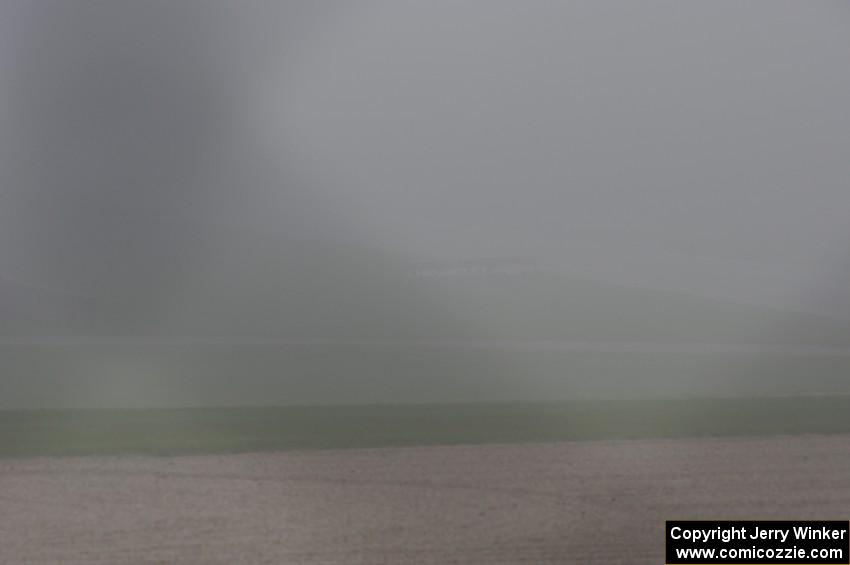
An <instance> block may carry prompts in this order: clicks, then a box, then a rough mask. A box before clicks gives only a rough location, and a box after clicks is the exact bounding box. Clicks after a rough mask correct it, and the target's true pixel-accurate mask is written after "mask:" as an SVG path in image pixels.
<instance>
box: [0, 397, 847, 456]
mask: <svg viewBox="0 0 850 565" xmlns="http://www.w3.org/2000/svg"><path fill="white" fill-rule="evenodd" d="M846 432H850V397H847V396H833V397H781V398H738V399H731V398H726V399H632V400H582V401H574V402H559V403H502V404H433V405H373V406H327V407H244V408H188V409H168V410H127V411H3V412H0V457H32V456H69V455H119V454H145V455H171V454H181V453H194V454H201V453H231V452H248V451H276V450H291V449H326V448H353V447H387V446H414V445H451V444H477V443H520V442H548V441H568V440H605V439H638V438H668V437H711V436H715V437H722V436H754V435H778V434H831V433H846Z"/></svg>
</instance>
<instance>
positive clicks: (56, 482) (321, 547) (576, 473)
mask: <svg viewBox="0 0 850 565" xmlns="http://www.w3.org/2000/svg"><path fill="white" fill-rule="evenodd" d="M848 516H850V437H848V436H807V437H776V438H760V439H731V440H720V439H716V440H715V439H703V440H651V441H624V442H619V441H618V442H577V443H559V444H547V445H521V446H517V445H497V446H493V445H490V446H470V447H430V448H389V449H371V450H337V451H316V452H289V453H266V454H247V455H225V456H186V457H167V458H166V457H161V458H147V457H115V458H105V457H104V458H100V457H90V458H67V459H49V458H42V459H18V460H4V461H0V540H1V541H2V542H1V543H0V563H3V564H6V563H9V564H12V563H14V564H25V563H51V564H53V563H60V564H61V563H80V564H82V563H104V564H106V563H109V564H122V563H216V564H218V563H221V564H225V563H226V564H232V563H287V564H288V563H292V564H320V563H321V564H346V565H348V564H369V565H375V564H400V563H413V564H426V563H427V564H433V565H442V564H450V563H458V564H489V563H534V564H542V563H583V564H592V563H605V564H611V563H623V564H626V563H628V564H635V563H637V564H640V563H646V564H650V563H652V564H654V565H657V564H658V563H662V562H663V558H662V552H663V520H664V519H666V518H678V519H690V518H706V519H708V518H714V519H726V518H752V519H761V518H777V519H778V518H785V519H797V518H812V519H814V518H821V519H847V518H848Z"/></svg>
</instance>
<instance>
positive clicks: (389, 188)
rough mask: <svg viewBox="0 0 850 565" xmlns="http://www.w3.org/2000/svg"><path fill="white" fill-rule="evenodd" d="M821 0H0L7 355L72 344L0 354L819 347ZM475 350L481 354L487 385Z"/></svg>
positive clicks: (826, 46) (837, 151) (841, 247)
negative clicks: (109, 349) (189, 345)
mask: <svg viewBox="0 0 850 565" xmlns="http://www.w3.org/2000/svg"><path fill="white" fill-rule="evenodd" d="M848 26H850V9H848V7H847V6H846V4H844V3H840V2H805V3H803V2H798V3H791V2H748V3H739V2H702V3H680V2H640V3H633V2H591V1H588V2H561V1H551V2H550V1H530V2H517V1H501V0H486V1H484V0H482V1H465V2H461V1H432V2H412V1H396V0H392V1H389V0H387V1H360V2H349V1H335V2H321V3H313V2H259V1H257V2H254V1H244V2H213V1H207V0H198V1H194V0H184V1H177V2H172V1H151V2H101V1H94V0H91V1H89V0H55V1H44V0H3V1H2V4H0V124H1V125H0V316H3V319H4V320H5V322H3V327H2V328H0V333H2V335H3V336H6V337H5V338H4V339H6V340H7V342H9V343H12V345H8V346H6V349H5V350H4V351H5V353H3V356H4V357H5V358H4V359H3V363H5V364H6V365H7V370H6V374H9V375H12V377H11V378H12V380H14V379H15V378H18V377H16V376H15V375H16V374H17V372H20V374H21V375H28V374H30V373H32V372H33V371H35V372H36V373H38V374H45V373H51V371H55V370H56V369H55V367H67V366H71V365H73V364H71V365H69V364H68V361H67V360H66V359H64V358H63V360H61V361H56V363H57V365H55V366H52V365H51V367H52V368H50V369H45V368H43V367H42V368H41V369H38V370H36V369H33V368H32V367H31V366H29V365H28V363H29V361H23V360H21V359H19V358H15V359H12V357H14V356H15V355H18V356H20V355H23V354H22V353H21V352H20V350H19V348H20V347H21V343H28V342H27V340H35V341H36V342H38V341H39V340H42V341H44V340H46V339H47V340H49V339H58V338H60V337H62V338H63V339H65V338H67V339H70V338H71V337H73V338H74V339H78V340H80V339H87V340H93V341H96V342H104V341H105V340H106V341H108V339H113V340H114V339H121V340H133V339H148V340H151V339H171V340H176V339H178V338H179V339H183V340H189V341H191V340H200V341H202V342H203V343H205V344H206V345H205V346H210V343H212V341H210V340H213V341H214V340H224V342H225V343H226V342H227V340H229V339H230V340H232V341H233V342H235V341H238V339H242V340H249V341H250V340H252V339H253V340H259V339H278V338H279V339H284V338H285V339H289V340H307V341H308V342H309V340H328V339H330V340H337V341H343V342H345V343H348V344H351V343H353V342H356V341H358V340H359V341H360V342H363V341H366V342H370V343H376V342H381V343H386V342H388V341H392V340H394V341H402V342H406V343H410V342H416V343H422V342H423V341H425V342H427V343H429V344H431V345H432V346H434V347H437V345H440V344H442V345H445V344H446V343H456V341H457V340H466V341H465V342H469V340H477V343H478V344H479V345H480V346H484V345H487V344H489V345H488V347H489V346H494V347H495V345H494V341H493V340H495V341H496V342H498V345H499V347H502V346H505V347H507V345H509V344H513V345H517V344H523V343H532V342H539V341H540V340H553V341H557V342H559V343H562V344H563V343H564V342H569V343H572V344H573V345H564V347H567V348H575V347H579V348H581V347H582V346H581V344H584V343H593V344H597V343H599V342H600V341H601V342H609V343H618V344H621V345H620V346H618V347H619V348H622V344H630V343H635V342H642V343H643V342H649V343H657V344H659V345H658V348H660V349H658V350H659V351H663V350H664V348H669V347H670V346H669V343H670V342H671V341H674V342H677V341H681V340H685V341H691V342H694V343H701V344H715V345H717V344H721V346H722V347H725V346H727V345H728V344H733V343H737V344H741V343H744V344H750V343H763V344H768V345H770V347H776V344H777V343H782V344H787V345H788V346H789V347H791V346H793V347H803V348H813V347H814V348H817V347H844V346H846V345H847V344H848V343H850V340H848V337H849V336H850V330H848V325H847V323H846V321H847V320H850V292H848V290H847V288H848V285H847V283H848V280H850V259H848V257H849V256H848V242H850V224H848V222H847V214H848V210H850V190H848V188H847V182H848V181H847V179H848V178H850V159H848V154H850V151H848V150H850V112H848V108H847V100H850V66H848V65H847V61H848V55H850V33H848V31H850V27H848ZM213 338H214V339H213ZM16 340H18V341H16ZM20 340H23V342H21V341H20ZM203 340H208V341H203ZM15 343H17V345H14V344H15ZM121 343H124V342H121ZM311 343H312V342H311ZM335 343H337V342H335ZM576 343H578V344H579V346H576V345H575V344H576ZM661 344H668V345H663V346H662V345H661ZM723 344H725V345H723ZM361 345H362V343H361ZM16 347H17V348H18V349H16ZM640 347H647V346H645V345H641V346H640ZM590 348H591V349H594V348H596V349H598V348H599V346H598V345H592V346H591V347H590ZM603 349H604V347H603ZM614 349H617V347H615V348H614ZM650 349H652V348H651V347H650ZM674 349H675V347H674ZM372 354H374V352H371V353H370V355H372ZM500 354H501V353H500ZM505 355H506V356H507V357H508V358H509V359H510V362H509V363H507V364H505V363H502V362H501V361H493V360H492V359H490V358H489V357H487V356H486V355H482V356H480V358H481V359H483V358H486V359H487V363H490V364H491V365H493V366H497V367H499V370H500V371H503V372H504V374H503V375H502V374H501V373H499V374H500V375H501V376H499V377H498V378H500V379H502V381H500V382H502V384H505V383H514V384H510V386H508V388H507V389H505V390H508V389H510V390H509V391H508V392H505V393H504V394H503V396H510V395H511V394H513V393H514V392H516V391H521V390H522V386H521V385H520V384H515V383H522V376H523V375H524V374H525V373H524V371H525V370H526V368H527V367H528V366H529V365H528V363H527V362H526V361H525V360H522V361H517V357H516V356H512V355H510V354H505ZM302 361H303V360H302ZM475 362H478V359H477V360H476V361H475ZM146 363H147V361H146V362H145V363H142V367H143V368H141V369H140V368H139V366H138V364H137V365H136V366H134V368H133V369H132V371H129V372H128V371H124V372H125V373H126V374H131V373H132V374H138V373H139V372H142V373H145V371H147V369H144V367H149V366H150V364H149V363H148V364H146ZM157 363H158V362H157ZM181 363H183V362H182V361H181V362H180V363H176V365H175V364H174V363H172V362H171V361H169V363H166V365H168V366H169V367H171V369H170V370H171V371H172V372H176V373H179V372H180V367H184V368H185V363H183V364H181ZM207 363H212V362H207ZM275 363H281V365H280V366H281V367H283V368H284V369H285V367H286V362H285V361H280V360H278V361H275V362H272V361H269V362H268V363H266V364H265V365H264V367H265V368H266V369H267V368H268V367H269V366H276V365H275ZM303 363H304V364H305V365H304V366H309V367H314V366H313V365H311V364H310V363H309V362H306V361H304V362H303ZM409 363H410V366H415V367H418V370H423V371H424V373H423V375H424V376H423V377H422V381H424V382H428V375H429V374H430V373H428V372H427V371H425V370H424V369H422V367H426V366H427V365H428V364H427V363H425V362H422V360H421V359H419V360H418V361H410V362H409ZM469 363H473V361H469V360H463V361H457V366H458V367H461V366H463V367H468V366H469ZM513 363H517V364H518V365H519V367H520V368H516V367H514V366H513V365H512V364H513ZM535 363H537V361H535ZM547 363H548V362H547ZM63 364H64V365H63ZM213 364H215V363H213ZM550 364H551V365H552V366H555V365H556V364H555V363H554V362H553V363H550ZM83 365H84V366H83ZM83 365H81V366H80V367H81V368H78V371H79V372H80V374H84V373H86V371H87V370H88V369H89V368H90V366H89V365H88V364H83ZM24 366H26V367H27V368H26V370H24V369H20V371H18V369H14V368H13V369H9V368H8V367H16V368H20V367H24ZM73 366H76V365H73ZM103 366H108V367H113V368H114V367H119V366H122V361H115V360H112V361H110V362H109V363H105V364H103ZM157 366H158V365H157ZM174 367H177V368H174ZM193 367H194V365H193ZM374 367H375V365H364V368H362V370H363V371H365V372H370V374H371V371H372V369H373V368H374ZM488 367H489V369H487V370H490V369H491V368H492V367H490V366H489V365H488ZM506 367H510V368H506ZM547 367H549V366H548V365H547ZM284 369H282V370H284ZM384 370H385V372H390V369H388V368H386V367H384ZM393 370H395V369H393ZM399 370H400V369H399ZM452 370H455V369H452ZM458 370H459V369H458ZM535 370H537V369H535ZM576 370H578V369H576ZM594 370H596V369H594ZM16 371H17V372H16ZM103 371H105V372H108V370H107V369H103ZM151 371H153V372H156V371H155V370H151ZM311 371H312V373H311ZM529 371H530V372H531V373H533V372H534V371H531V370H529ZM540 371H542V373H545V374H546V375H551V374H554V373H555V372H557V371H556V370H555V369H552V368H551V367H549V368H547V369H546V370H545V371H544V370H543V369H540ZM825 371H826V370H825ZM248 372H250V371H248ZM284 372H285V371H284ZM328 372H329V373H333V372H334V371H333V370H330V369H327V371H325V370H324V369H322V370H320V369H310V370H305V371H302V372H301V373H299V374H300V375H302V376H301V377H299V378H303V379H307V380H309V379H308V377H306V376H304V375H307V374H318V373H321V374H326V373H328ZM451 372H452V371H446V372H445V373H441V374H442V375H444V378H446V379H447V382H451V383H453V384H452V386H460V385H457V382H456V381H454V380H452V379H450V378H449V377H445V375H446V374H449V373H451ZM473 372H474V371H473ZM605 372H606V373H610V371H608V370H607V369H606V371H605ZM650 372H652V371H651V370H649V369H647V373H650ZM542 373H541V374H542ZM697 373H698V374H697ZM697 373H694V374H692V375H691V376H690V377H687V378H685V380H684V381H682V382H683V383H685V384H682V385H681V387H680V388H683V389H687V388H688V387H689V386H691V384H688V383H692V382H696V381H699V382H701V381H700V376H702V375H704V371H698V372H697ZM145 374H146V373H145ZM517 375H519V376H517ZM19 378H20V379H21V382H30V381H28V380H27V379H29V377H26V378H25V377H23V376H22V377H19ZM104 378H105V377H104ZM128 378H129V379H130V380H132V379H133V378H134V377H128ZM158 378H159V377H158ZM264 378H265V377H264ZM547 378H550V377H547ZM683 378H684V377H683ZM730 378H731V377H730ZM162 379H164V381H168V378H167V377H162ZM387 379H390V377H387ZM417 379H418V377H417ZM688 379H691V380H688ZM438 380H439V379H438ZM9 382H12V381H8V382H7V385H6V386H7V388H8V389H10V390H11V389H12V388H13V385H12V384H9ZM15 382H17V381H15ZM311 382H312V381H311ZM417 382H420V381H419V380H417ZM547 382H548V381H547ZM665 382H666V381H665ZM290 384H291V383H290ZM302 384H303V383H302ZM667 384H669V383H667ZM15 386H17V385H15ZM287 386H288V385H287ZM298 386H301V385H298ZM298 386H296V387H295V388H296V389H298ZM311 386H312V385H311ZM325 386H326V385H322V386H320V387H318V388H317V389H316V390H315V391H313V392H311V393H310V394H309V395H307V396H304V397H303V398H307V399H308V400H311V401H315V400H317V399H318V400H321V399H322V398H324V397H323V396H322V394H323V391H326V389H325V388H323V387H325ZM421 386H423V390H424V389H428V390H429V391H430V390H431V389H430V388H428V387H427V386H425V385H421ZM506 386H507V385H506ZM606 386H607V385H606ZM616 386H619V385H613V384H612V385H610V387H613V388H616ZM664 386H667V385H666V384H665V385H664ZM375 387H376V388H375V390H378V389H380V386H379V385H377V384H376V385H375ZM435 387H436V385H435ZM511 387H513V388H511ZM327 388H328V389H331V388H333V387H332V386H330V385H327ZM436 388H439V387H436ZM461 389H462V390H461ZM298 390H301V389H298ZM458 390H461V392H460V393H459V394H460V395H461V396H463V397H464V398H466V397H476V395H477V394H478V393H477V392H475V391H476V390H477V389H476V386H475V385H471V384H468V383H467V384H464V385H462V386H460V389H458ZM606 390H607V389H606ZM510 391H513V392H510ZM360 392H362V390H361V391H360ZM373 392H374V391H373ZM370 394H371V393H370V392H368V391H367V392H365V393H362V394H361V396H362V399H363V400H375V399H381V398H384V397H383V396H381V395H377V396H376V395H374V394H373V395H371V396H370ZM393 394H395V393H392V392H389V393H387V395H385V396H386V397H387V398H390V399H392V398H394V396H393ZM414 395H415V394H414ZM189 396H190V397H191V395H189ZM296 396H297V395H296ZM338 396H345V394H342V393H340V395H338ZM426 396H427V395H426ZM436 396H437V397H439V395H436ZM496 396H499V394H496ZM24 397H26V395H24V396H22V397H21V398H24ZM226 397H227V395H226V394H225V393H222V395H221V398H218V397H217V398H218V401H223V400H222V398H225V399H226ZM379 397H380V398H379ZM483 397H488V395H487V394H484V395H483ZM26 398H29V397H26ZM303 398H302V397H297V399H301V400H303ZM334 398H336V399H338V398H337V397H334ZM358 398H359V397H358ZM238 400H240V401H251V399H247V400H246V399H245V398H239V399H238ZM21 402H24V403H26V402H29V400H26V401H24V400H22V401H21Z"/></svg>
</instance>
